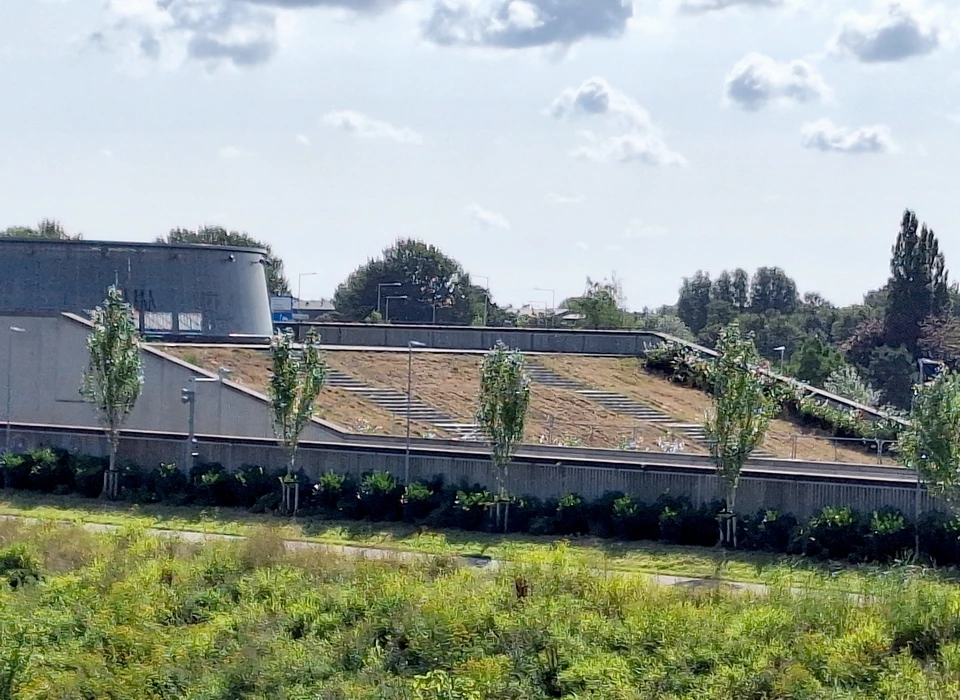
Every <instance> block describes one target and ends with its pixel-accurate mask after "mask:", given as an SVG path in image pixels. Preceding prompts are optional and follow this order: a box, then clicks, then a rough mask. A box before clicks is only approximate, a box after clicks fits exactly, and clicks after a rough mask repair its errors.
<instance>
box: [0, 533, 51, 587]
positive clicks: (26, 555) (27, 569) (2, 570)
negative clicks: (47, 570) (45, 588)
mask: <svg viewBox="0 0 960 700" xmlns="http://www.w3.org/2000/svg"><path fill="white" fill-rule="evenodd" d="M0 577H3V578H4V579H6V581H7V583H8V584H9V585H10V587H11V588H18V587H20V586H22V585H24V584H27V583H37V582H39V581H41V580H43V575H42V571H41V568H40V557H39V556H38V555H37V554H36V552H34V551H33V550H32V549H31V548H30V547H28V546H27V545H26V544H24V543H23V542H16V543H14V544H12V545H10V546H9V547H5V548H4V549H0Z"/></svg>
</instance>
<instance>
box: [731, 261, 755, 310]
mask: <svg viewBox="0 0 960 700" xmlns="http://www.w3.org/2000/svg"><path fill="white" fill-rule="evenodd" d="M730 286H731V290H732V291H733V303H734V305H735V306H736V307H737V309H738V310H739V311H740V312H743V311H746V310H747V307H748V306H750V275H748V274H747V271H746V270H744V269H742V268H739V267H738V268H737V269H736V270H734V271H733V275H731V277H730Z"/></svg>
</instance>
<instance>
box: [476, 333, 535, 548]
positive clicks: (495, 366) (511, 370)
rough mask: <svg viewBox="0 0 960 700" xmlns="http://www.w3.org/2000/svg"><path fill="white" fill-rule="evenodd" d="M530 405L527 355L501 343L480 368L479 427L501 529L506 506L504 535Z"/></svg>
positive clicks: (487, 356)
mask: <svg viewBox="0 0 960 700" xmlns="http://www.w3.org/2000/svg"><path fill="white" fill-rule="evenodd" d="M529 405H530V378H529V377H528V376H527V372H526V369H525V367H524V359H523V355H522V354H521V353H520V352H519V351H517V350H509V349H508V348H507V346H506V345H504V344H503V343H502V342H497V344H496V346H495V347H494V348H493V349H492V350H491V351H490V352H489V353H487V355H486V356H485V357H484V358H483V365H482V366H481V368H480V397H479V406H478V409H477V423H478V424H479V425H480V428H481V430H482V431H483V433H484V435H486V437H487V439H489V440H490V456H491V458H492V460H493V465H494V467H495V469H496V477H497V497H496V513H497V525H498V526H499V525H500V504H501V502H502V503H504V516H503V529H504V531H506V529H507V524H508V518H509V497H510V495H509V492H508V490H507V475H508V467H509V465H510V459H511V458H512V456H513V453H514V452H515V451H516V449H517V446H518V445H519V444H520V442H521V440H523V431H524V427H525V425H526V418H527V408H528V407H529Z"/></svg>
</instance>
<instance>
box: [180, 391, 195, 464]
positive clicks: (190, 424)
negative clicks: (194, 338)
mask: <svg viewBox="0 0 960 700" xmlns="http://www.w3.org/2000/svg"><path fill="white" fill-rule="evenodd" d="M180 401H181V402H182V403H185V404H187V410H188V416H189V417H188V418H187V460H186V467H187V474H189V473H190V472H191V471H192V470H193V460H194V458H195V457H196V456H197V453H196V451H195V447H196V442H197V438H196V423H195V419H196V407H197V382H196V378H195V377H190V387H189V388H187V389H181V390H180Z"/></svg>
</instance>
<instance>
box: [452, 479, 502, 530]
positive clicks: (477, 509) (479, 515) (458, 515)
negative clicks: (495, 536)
mask: <svg viewBox="0 0 960 700" xmlns="http://www.w3.org/2000/svg"><path fill="white" fill-rule="evenodd" d="M492 502H493V498H492V496H491V495H490V492H489V491H487V490H486V489H483V488H480V487H479V486H474V487H473V488H471V489H464V490H460V491H457V497H456V499H455V500H454V502H453V508H452V509H451V511H452V512H451V516H452V517H451V524H452V525H453V526H454V527H458V528H460V529H462V530H480V529H482V528H483V526H484V522H485V521H486V519H487V512H488V509H489V508H490V504H491V503H492Z"/></svg>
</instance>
